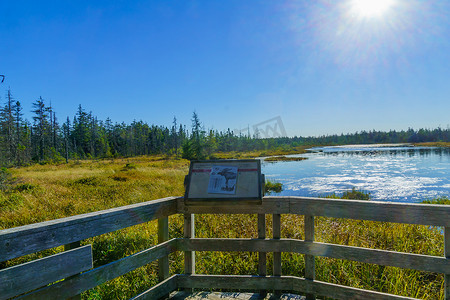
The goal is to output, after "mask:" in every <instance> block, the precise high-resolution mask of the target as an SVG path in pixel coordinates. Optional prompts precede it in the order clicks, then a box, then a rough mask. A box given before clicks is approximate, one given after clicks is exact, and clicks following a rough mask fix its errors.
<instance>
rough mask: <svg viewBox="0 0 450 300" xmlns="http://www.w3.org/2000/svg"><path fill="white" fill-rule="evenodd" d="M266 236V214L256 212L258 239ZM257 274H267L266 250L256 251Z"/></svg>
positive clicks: (263, 238)
mask: <svg viewBox="0 0 450 300" xmlns="http://www.w3.org/2000/svg"><path fill="white" fill-rule="evenodd" d="M265 238H266V215H264V214H258V239H261V240H265ZM258 274H259V275H260V276H266V275H267V257H266V252H258Z"/></svg>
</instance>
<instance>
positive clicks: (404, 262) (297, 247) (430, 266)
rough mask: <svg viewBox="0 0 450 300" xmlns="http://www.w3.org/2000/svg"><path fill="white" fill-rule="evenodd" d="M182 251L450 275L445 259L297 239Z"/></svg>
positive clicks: (217, 242) (190, 246) (191, 243)
mask: <svg viewBox="0 0 450 300" xmlns="http://www.w3.org/2000/svg"><path fill="white" fill-rule="evenodd" d="M179 250H181V251H230V252H232V251H244V252H255V251H261V252H293V253H300V254H308V255H314V256H324V257H330V258H336V259H346V260H352V261H358V262H363V263H371V264H377V265H383V266H392V267H399V268H405V269H415V270H420V271H428V272H435V273H444V274H448V273H450V260H449V259H446V258H445V257H439V256H429V255H421V254H411V253H404V252H395V251H387V250H378V249H370V248H361V247H352V246H344V245H336V244H327V243H318V242H306V241H301V240H294V239H265V240H264V239H217V238H213V239H201V238H195V239H181V240H180V242H179Z"/></svg>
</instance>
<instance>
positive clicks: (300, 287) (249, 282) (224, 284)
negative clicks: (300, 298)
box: [177, 275, 414, 300]
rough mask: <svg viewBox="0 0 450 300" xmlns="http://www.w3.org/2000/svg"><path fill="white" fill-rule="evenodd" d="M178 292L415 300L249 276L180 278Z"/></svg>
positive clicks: (288, 278) (282, 278)
mask: <svg viewBox="0 0 450 300" xmlns="http://www.w3.org/2000/svg"><path fill="white" fill-rule="evenodd" d="M177 282H178V287H179V288H188V287H192V288H196V289H207V290H210V289H232V290H236V289H237V288H238V289H239V290H244V291H257V290H260V289H263V288H266V289H279V290H283V291H289V292H294V293H302V294H303V293H305V292H307V293H310V294H318V295H322V296H326V297H331V298H334V299H374V300H375V299H377V300H378V299H386V300H413V299H414V298H408V297H402V296H396V295H391V294H386V293H380V292H376V291H369V290H363V289H357V288H352V287H346V286H342V285H337V284H331V283H326V282H321V281H310V280H307V279H304V278H298V277H292V276H266V277H262V276H249V275H234V276H231V275H228V276H227V275H178V276H177Z"/></svg>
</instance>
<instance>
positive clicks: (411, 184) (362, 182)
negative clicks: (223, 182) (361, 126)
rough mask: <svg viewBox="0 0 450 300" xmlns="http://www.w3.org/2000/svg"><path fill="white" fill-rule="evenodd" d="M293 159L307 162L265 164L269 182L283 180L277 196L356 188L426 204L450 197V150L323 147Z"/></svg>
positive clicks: (314, 194) (377, 196) (377, 197)
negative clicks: (303, 158)
mask: <svg viewBox="0 0 450 300" xmlns="http://www.w3.org/2000/svg"><path fill="white" fill-rule="evenodd" d="M311 150H312V151H314V152H311V153H306V154H301V155H290V156H301V157H306V158H308V159H307V160H303V161H291V162H274V163H272V162H270V163H269V162H264V161H263V163H262V172H263V173H264V174H265V175H266V180H271V181H275V182H281V183H282V184H283V188H284V190H283V191H282V192H281V193H277V194H273V195H277V196H312V197H317V196H323V195H327V194H331V193H336V194H342V192H344V191H346V190H351V189H352V188H353V187H355V188H356V189H357V190H362V191H365V192H370V194H371V199H372V200H378V201H394V202H414V203H417V202H421V201H422V200H426V199H433V198H437V197H443V196H447V197H448V196H450V148H437V147H407V146H402V145H358V146H354V145H353V146H341V147H322V148H313V149H311Z"/></svg>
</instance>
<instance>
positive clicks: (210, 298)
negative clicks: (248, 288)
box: [169, 292, 306, 300]
mask: <svg viewBox="0 0 450 300" xmlns="http://www.w3.org/2000/svg"><path fill="white" fill-rule="evenodd" d="M169 299H170V300H199V299H202V300H256V299H265V300H275V299H280V300H305V299H306V297H305V296H300V295H295V294H281V295H274V294H267V295H266V296H265V297H264V296H261V295H260V294H258V293H237V292H229V293H218V292H214V293H213V292H196V293H186V292H174V293H172V294H171V295H170V298H169Z"/></svg>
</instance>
